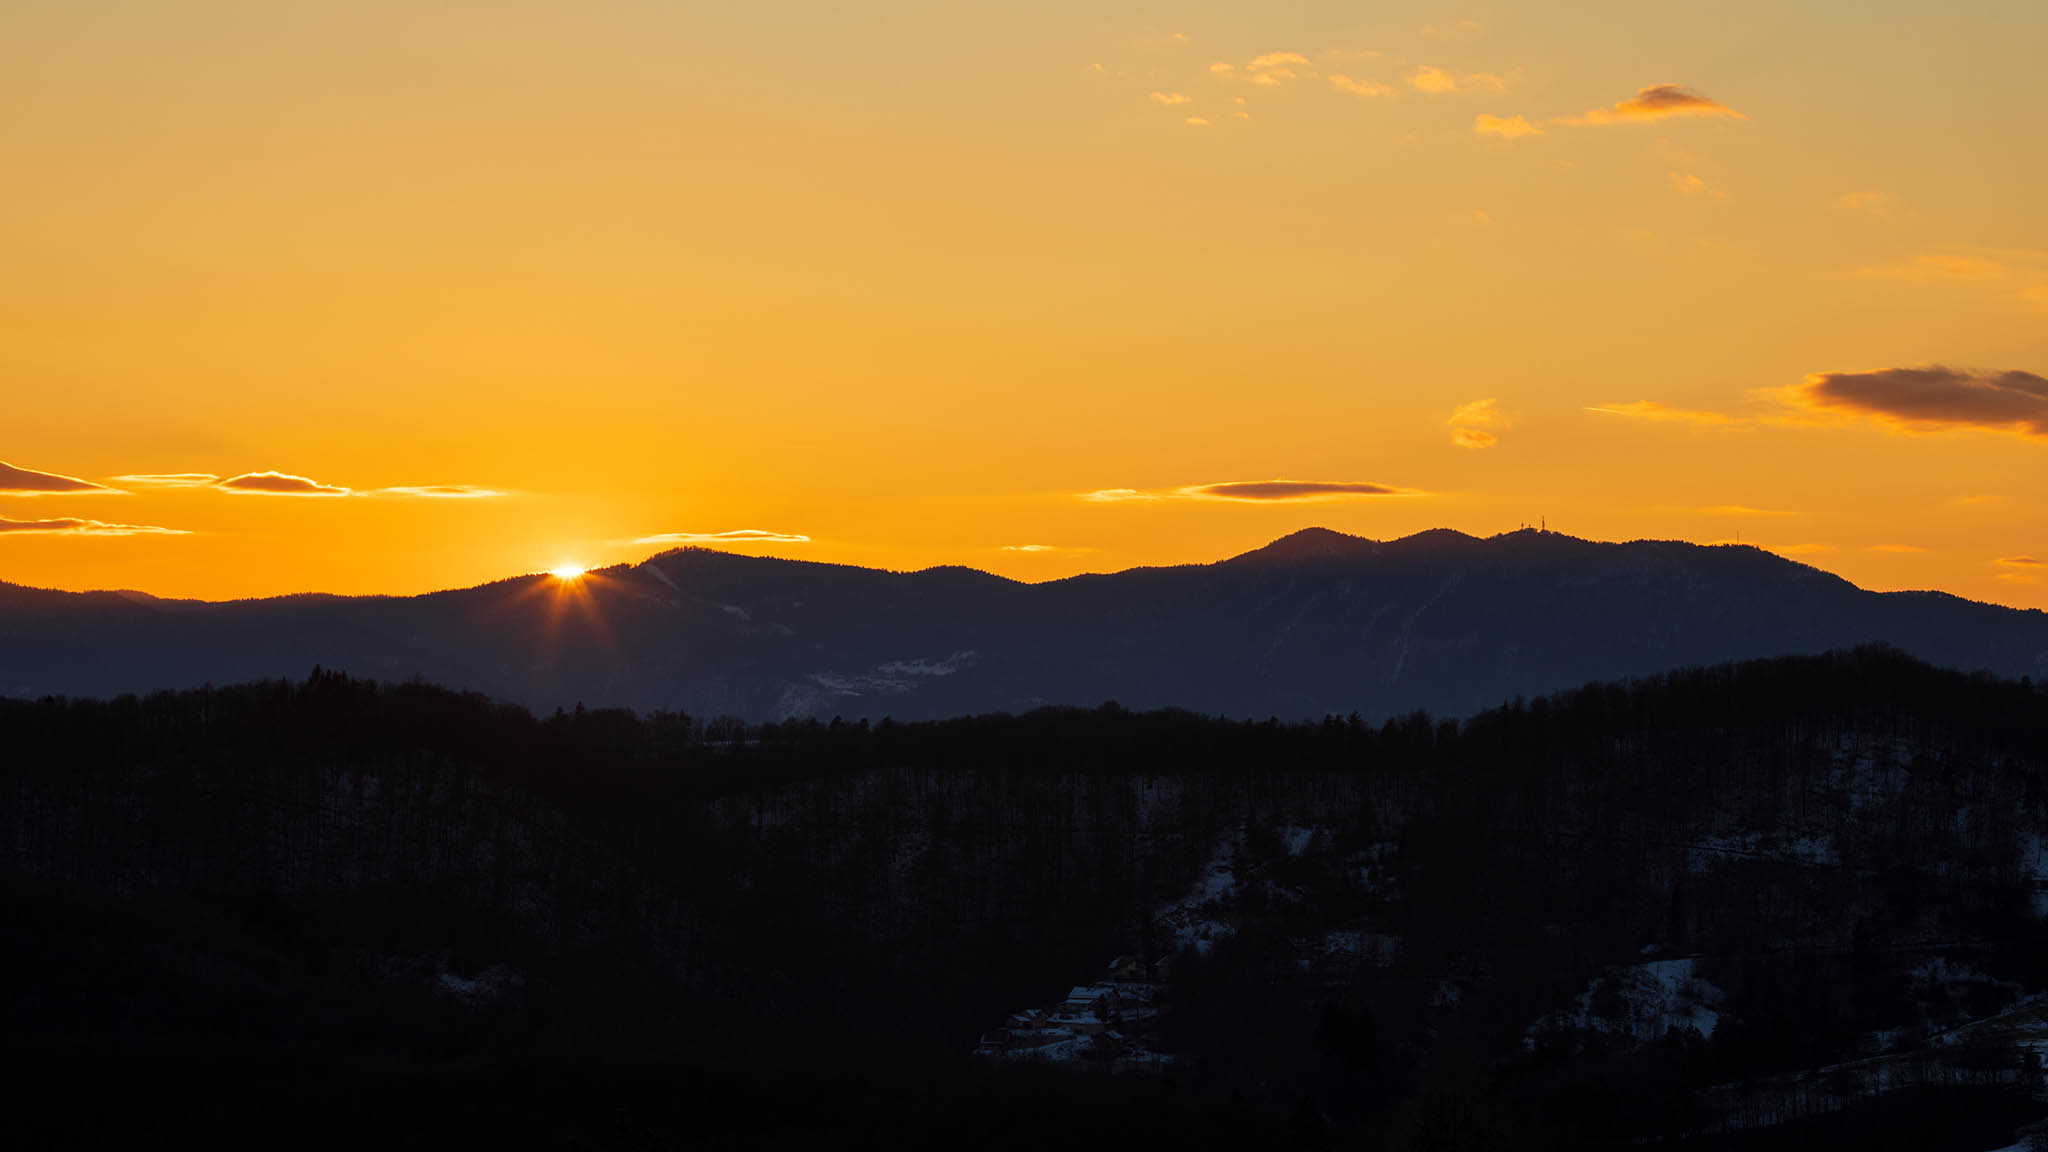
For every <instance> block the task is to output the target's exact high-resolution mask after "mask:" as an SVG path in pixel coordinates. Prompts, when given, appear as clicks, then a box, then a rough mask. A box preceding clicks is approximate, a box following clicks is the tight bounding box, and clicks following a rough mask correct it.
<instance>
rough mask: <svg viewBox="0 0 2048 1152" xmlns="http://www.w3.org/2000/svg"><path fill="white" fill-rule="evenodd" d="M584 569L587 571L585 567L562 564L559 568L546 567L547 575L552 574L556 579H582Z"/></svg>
mask: <svg viewBox="0 0 2048 1152" xmlns="http://www.w3.org/2000/svg"><path fill="white" fill-rule="evenodd" d="M585 571H587V569H583V568H577V567H574V566H573V565H569V564H564V565H562V566H561V567H559V568H550V569H548V575H550V576H553V577H554V578H555V579H557V580H581V579H583V573H584V572H585Z"/></svg>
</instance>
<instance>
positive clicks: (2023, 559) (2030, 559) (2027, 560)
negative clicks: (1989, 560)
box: [1998, 556, 2048, 568]
mask: <svg viewBox="0 0 2048 1152" xmlns="http://www.w3.org/2000/svg"><path fill="white" fill-rule="evenodd" d="M1998 562H1999V563H2000V564H2010V565H2012V566H2013V567H2015V568H2032V567H2035V566H2037V565H2041V564H2048V560H2043V559H2041V558H2040V557H2038V556H2000V557H1999V558H1998Z"/></svg>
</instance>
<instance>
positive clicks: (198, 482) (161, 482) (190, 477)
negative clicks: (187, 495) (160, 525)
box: [114, 472, 220, 488]
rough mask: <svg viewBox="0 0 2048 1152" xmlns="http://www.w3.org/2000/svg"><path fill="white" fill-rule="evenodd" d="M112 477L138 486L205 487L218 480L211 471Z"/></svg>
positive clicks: (148, 473) (150, 473) (151, 473)
mask: <svg viewBox="0 0 2048 1152" xmlns="http://www.w3.org/2000/svg"><path fill="white" fill-rule="evenodd" d="M114 479H115V480H118V481H120V482H121V483H123V484H132V485H135V486H136V487H138V488H205V487H208V486H210V485H213V484H217V483H219V482H220V477H218V476H216V475H214V474H213V473H211V472H143V473H139V474H137V475H133V476H116V477H114Z"/></svg>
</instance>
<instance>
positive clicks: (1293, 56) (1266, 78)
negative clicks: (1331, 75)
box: [1209, 52, 1316, 87]
mask: <svg viewBox="0 0 2048 1152" xmlns="http://www.w3.org/2000/svg"><path fill="white" fill-rule="evenodd" d="M1297 69H1299V71H1297ZM1209 73H1210V75H1212V76H1218V77H1221V78H1223V79H1225V80H1233V79H1236V78H1237V77H1238V76H1240V75H1242V76H1243V77H1244V78H1245V79H1246V80H1248V81H1250V82H1251V83H1253V84H1261V85H1265V86H1268V87H1270V86H1272V85H1275V84H1279V83H1281V82H1283V81H1287V80H1293V79H1295V78H1296V77H1298V76H1314V75H1315V74H1316V73H1315V69H1314V67H1313V66H1312V65H1311V64H1310V63H1309V58H1308V57H1306V56H1303V55H1302V54H1301V53H1299V52H1267V53H1264V54H1263V55H1259V56H1254V57H1252V58H1251V59H1250V60H1247V61H1245V63H1244V65H1243V66H1242V67H1240V66H1239V65H1236V64H1232V63H1230V62H1228V61H1225V60H1218V61H1216V62H1215V63H1214V64H1211V65H1209Z"/></svg>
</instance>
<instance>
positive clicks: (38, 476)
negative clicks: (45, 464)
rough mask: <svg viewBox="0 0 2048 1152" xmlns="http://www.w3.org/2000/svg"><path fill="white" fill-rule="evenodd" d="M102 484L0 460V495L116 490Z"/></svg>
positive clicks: (39, 494) (40, 494) (116, 490)
mask: <svg viewBox="0 0 2048 1152" xmlns="http://www.w3.org/2000/svg"><path fill="white" fill-rule="evenodd" d="M118 491H120V490H119V489H117V488H109V487H107V486H106V485H104V484H94V483H92V482H91V481H89V480H80V479H78V478H77V477H74V476H59V475H57V474H56V473H55V472H37V471H35V470H34V469H30V468H16V467H15V466H14V465H12V464H8V463H6V462H4V461H0V495H6V496H47V495H52V494H55V493H59V492H70V493H82V492H118Z"/></svg>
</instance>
